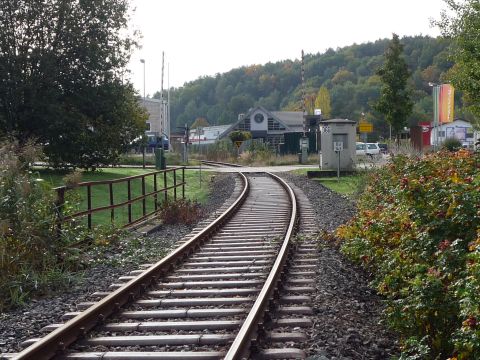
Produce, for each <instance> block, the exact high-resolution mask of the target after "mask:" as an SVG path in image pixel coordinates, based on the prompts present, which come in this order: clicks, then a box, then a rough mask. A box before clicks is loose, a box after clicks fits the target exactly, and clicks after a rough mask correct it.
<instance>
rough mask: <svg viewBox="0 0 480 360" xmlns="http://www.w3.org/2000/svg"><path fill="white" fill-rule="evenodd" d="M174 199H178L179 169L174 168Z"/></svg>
mask: <svg viewBox="0 0 480 360" xmlns="http://www.w3.org/2000/svg"><path fill="white" fill-rule="evenodd" d="M173 199H174V200H175V201H176V200H177V170H176V169H173Z"/></svg>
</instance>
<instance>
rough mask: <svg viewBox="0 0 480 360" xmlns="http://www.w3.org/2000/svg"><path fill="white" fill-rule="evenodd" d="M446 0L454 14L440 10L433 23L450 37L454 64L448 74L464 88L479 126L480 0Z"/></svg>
mask: <svg viewBox="0 0 480 360" xmlns="http://www.w3.org/2000/svg"><path fill="white" fill-rule="evenodd" d="M445 3H446V4H447V5H448V7H449V8H450V10H451V12H453V13H454V14H455V15H454V16H450V15H449V14H448V13H447V12H446V11H443V12H442V16H441V20H440V21H438V22H436V24H437V25H438V26H439V27H440V28H441V30H442V33H443V35H444V36H445V37H447V38H450V39H452V40H453V46H452V47H451V49H452V53H451V58H452V60H453V61H454V63H455V65H454V66H453V68H452V69H451V70H450V72H449V76H448V77H449V80H451V81H452V83H453V85H454V86H455V88H457V89H458V90H461V91H463V98H464V100H465V103H466V105H467V107H468V108H469V110H470V111H471V112H472V113H473V114H474V115H475V117H476V126H477V127H480V58H479V56H478V55H479V49H480V37H479V34H480V1H479V0H466V1H462V2H458V1H455V0H445Z"/></svg>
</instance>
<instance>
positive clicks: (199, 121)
mask: <svg viewBox="0 0 480 360" xmlns="http://www.w3.org/2000/svg"><path fill="white" fill-rule="evenodd" d="M206 126H210V124H209V123H208V121H207V119H205V118H203V117H199V118H196V119H195V121H194V122H193V124H192V126H190V129H196V128H197V127H201V128H204V127H206Z"/></svg>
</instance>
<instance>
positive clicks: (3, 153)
mask: <svg viewBox="0 0 480 360" xmlns="http://www.w3.org/2000/svg"><path fill="white" fill-rule="evenodd" d="M40 152H41V150H40V149H39V148H38V147H35V146H34V145H32V144H31V143H28V144H26V145H24V146H20V145H19V144H18V143H15V142H2V143H0V170H1V172H0V199H1V201H0V294H2V295H1V296H0V309H2V308H3V307H5V306H7V305H10V304H11V303H12V302H15V301H21V300H22V299H24V298H25V297H26V295H27V293H28V292H29V291H30V290H31V289H32V288H34V287H35V285H36V284H35V283H31V279H33V278H34V277H33V276H32V273H38V272H44V271H45V270H46V269H49V268H51V267H52V264H54V263H55V262H56V256H55V255H56V254H55V253H54V251H52V249H54V248H55V245H56V244H55V236H53V235H54V232H55V215H54V214H55V212H54V197H53V194H52V192H51V191H50V189H49V187H48V186H47V185H46V184H45V183H44V182H42V181H40V179H36V178H35V176H34V174H33V173H32V172H31V171H29V163H31V162H33V161H34V158H35V154H38V153H40Z"/></svg>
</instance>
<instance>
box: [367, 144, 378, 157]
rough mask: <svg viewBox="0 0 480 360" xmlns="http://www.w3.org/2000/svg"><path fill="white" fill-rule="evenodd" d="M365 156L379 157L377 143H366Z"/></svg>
mask: <svg viewBox="0 0 480 360" xmlns="http://www.w3.org/2000/svg"><path fill="white" fill-rule="evenodd" d="M367 155H370V156H376V155H380V147H379V146H378V143H367Z"/></svg>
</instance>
